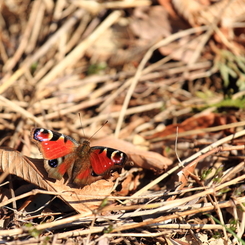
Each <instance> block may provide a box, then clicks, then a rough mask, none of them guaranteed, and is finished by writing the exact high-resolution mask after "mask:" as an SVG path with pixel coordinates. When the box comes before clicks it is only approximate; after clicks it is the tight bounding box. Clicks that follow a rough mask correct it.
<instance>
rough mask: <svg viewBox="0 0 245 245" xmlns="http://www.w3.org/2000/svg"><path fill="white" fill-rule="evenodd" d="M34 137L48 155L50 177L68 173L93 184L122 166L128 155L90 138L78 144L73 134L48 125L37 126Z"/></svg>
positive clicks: (81, 182) (73, 178)
mask: <svg viewBox="0 0 245 245" xmlns="http://www.w3.org/2000/svg"><path fill="white" fill-rule="evenodd" d="M31 140H32V141H33V142H34V143H35V144H37V146H38V148H39V150H40V151H41V153H42V154H43V157H44V159H45V161H44V167H45V169H46V171H47V172H48V175H49V177H50V178H53V179H58V180H60V179H61V178H62V177H63V176H64V174H65V173H67V174H68V177H69V180H70V181H71V182H72V183H75V184H76V185H78V186H84V185H89V184H91V183H93V182H95V181H96V180H99V179H102V178H103V177H106V176H108V174H110V173H111V171H113V170H115V169H120V168H122V167H123V165H124V164H125V162H126V161H127V155H126V154H125V153H124V152H122V151H119V150H115V149H112V148H108V147H103V146H93V147H90V142H89V141H88V140H86V139H83V140H82V143H81V144H78V143H77V142H76V141H75V140H74V139H73V138H71V137H69V136H67V135H64V134H61V133H58V132H56V131H53V130H49V129H44V128H33V129H32V131H31Z"/></svg>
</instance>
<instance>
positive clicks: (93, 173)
mask: <svg viewBox="0 0 245 245" xmlns="http://www.w3.org/2000/svg"><path fill="white" fill-rule="evenodd" d="M88 144H89V143H88V142H86V143H85V144H84V145H83V148H82V147H81V149H79V148H80V146H79V148H78V150H79V151H80V152H82V157H81V159H82V161H81V163H80V168H79V171H74V173H75V175H74V183H76V184H77V185H79V186H84V185H88V184H91V183H93V182H95V181H97V180H99V179H102V178H103V177H105V176H106V175H107V174H108V173H109V172H110V171H111V170H113V169H116V168H122V167H123V165H124V163H125V162H126V160H127V155H126V154H125V153H123V152H121V151H118V150H115V149H112V148H107V147H102V146H94V147H91V148H90V147H89V145H88ZM74 166H78V164H76V163H75V164H74ZM74 170H75V169H74Z"/></svg>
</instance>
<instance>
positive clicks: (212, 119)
mask: <svg viewBox="0 0 245 245" xmlns="http://www.w3.org/2000/svg"><path fill="white" fill-rule="evenodd" d="M236 121H237V120H236V118H235V117H234V116H232V115H224V116H221V115H219V114H215V113H209V114H205V115H201V116H198V117H191V118H188V119H186V120H185V121H183V122H182V123H178V124H171V125H169V126H167V127H166V128H165V129H164V130H163V131H161V132H157V133H155V134H153V135H150V136H148V137H146V139H154V138H158V137H165V136H167V135H171V134H176V128H177V127H178V133H181V132H185V131H190V130H194V129H203V128H208V127H215V126H219V125H225V124H228V123H233V122H236ZM232 130H233V129H228V133H233V132H232ZM199 134H203V132H200V133H199ZM195 136H196V134H195Z"/></svg>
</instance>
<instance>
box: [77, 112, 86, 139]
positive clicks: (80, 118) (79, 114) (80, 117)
mask: <svg viewBox="0 0 245 245" xmlns="http://www.w3.org/2000/svg"><path fill="white" fill-rule="evenodd" d="M78 116H79V120H80V123H81V127H82V131H83V136H84V137H86V135H85V132H84V128H83V124H82V116H81V113H80V112H78Z"/></svg>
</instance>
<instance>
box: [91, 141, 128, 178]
mask: <svg viewBox="0 0 245 245" xmlns="http://www.w3.org/2000/svg"><path fill="white" fill-rule="evenodd" d="M89 160H90V163H91V166H92V169H93V171H94V173H95V174H96V175H104V174H106V173H108V172H109V171H111V170H113V169H117V168H122V167H123V166H124V164H125V162H126V161H127V155H126V154H125V153H124V152H122V151H119V150H115V149H112V148H108V147H102V146H94V147H91V150H90V155H89Z"/></svg>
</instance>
